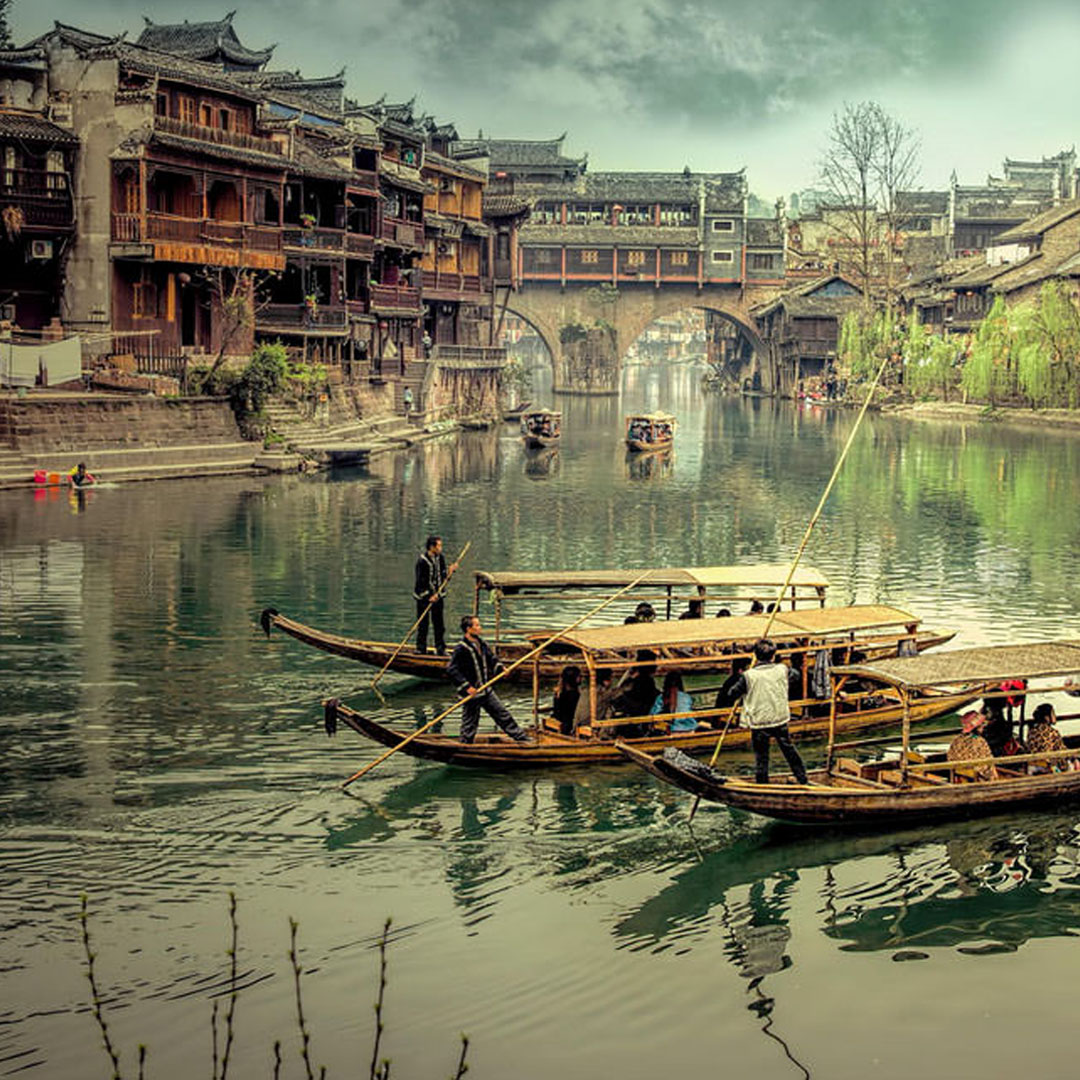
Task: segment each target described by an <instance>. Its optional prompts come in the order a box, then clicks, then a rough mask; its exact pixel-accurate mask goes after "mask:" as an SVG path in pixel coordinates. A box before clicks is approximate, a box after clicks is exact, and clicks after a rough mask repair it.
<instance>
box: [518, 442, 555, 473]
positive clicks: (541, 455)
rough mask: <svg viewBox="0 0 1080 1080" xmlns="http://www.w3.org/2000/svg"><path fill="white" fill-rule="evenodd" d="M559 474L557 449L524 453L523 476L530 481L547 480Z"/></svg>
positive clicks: (550, 448) (551, 448)
mask: <svg viewBox="0 0 1080 1080" xmlns="http://www.w3.org/2000/svg"><path fill="white" fill-rule="evenodd" d="M558 472H559V449H558V447H549V448H547V449H545V450H526V451H525V475H526V476H527V477H528V478H529V479H530V480H547V479H549V478H550V477H552V476H556V475H558Z"/></svg>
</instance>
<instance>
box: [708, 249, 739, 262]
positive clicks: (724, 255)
mask: <svg viewBox="0 0 1080 1080" xmlns="http://www.w3.org/2000/svg"><path fill="white" fill-rule="evenodd" d="M712 261H713V262H714V263H733V262H734V261H735V254H734V252H731V251H714V252H713V253H712Z"/></svg>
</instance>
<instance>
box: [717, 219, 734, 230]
mask: <svg viewBox="0 0 1080 1080" xmlns="http://www.w3.org/2000/svg"><path fill="white" fill-rule="evenodd" d="M712 231H713V232H734V231H735V222H734V221H732V220H731V218H717V219H716V220H715V221H714V222H713V223H712Z"/></svg>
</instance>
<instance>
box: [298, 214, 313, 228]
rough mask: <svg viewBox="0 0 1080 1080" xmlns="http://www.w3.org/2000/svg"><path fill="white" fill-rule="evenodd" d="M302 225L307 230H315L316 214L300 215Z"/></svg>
mask: <svg viewBox="0 0 1080 1080" xmlns="http://www.w3.org/2000/svg"><path fill="white" fill-rule="evenodd" d="M300 224H301V225H302V226H303V227H304V228H305V229H313V228H315V215H314V214H301V215H300Z"/></svg>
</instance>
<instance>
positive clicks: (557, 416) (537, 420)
mask: <svg viewBox="0 0 1080 1080" xmlns="http://www.w3.org/2000/svg"><path fill="white" fill-rule="evenodd" d="M561 438H562V413H561V412H556V411H555V410H553V409H530V410H529V411H528V412H525V413H522V415H521V439H522V441H523V442H524V443H525V449H526V450H543V449H544V448H545V447H547V446H556V445H558V442H559V440H560V439H561Z"/></svg>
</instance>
